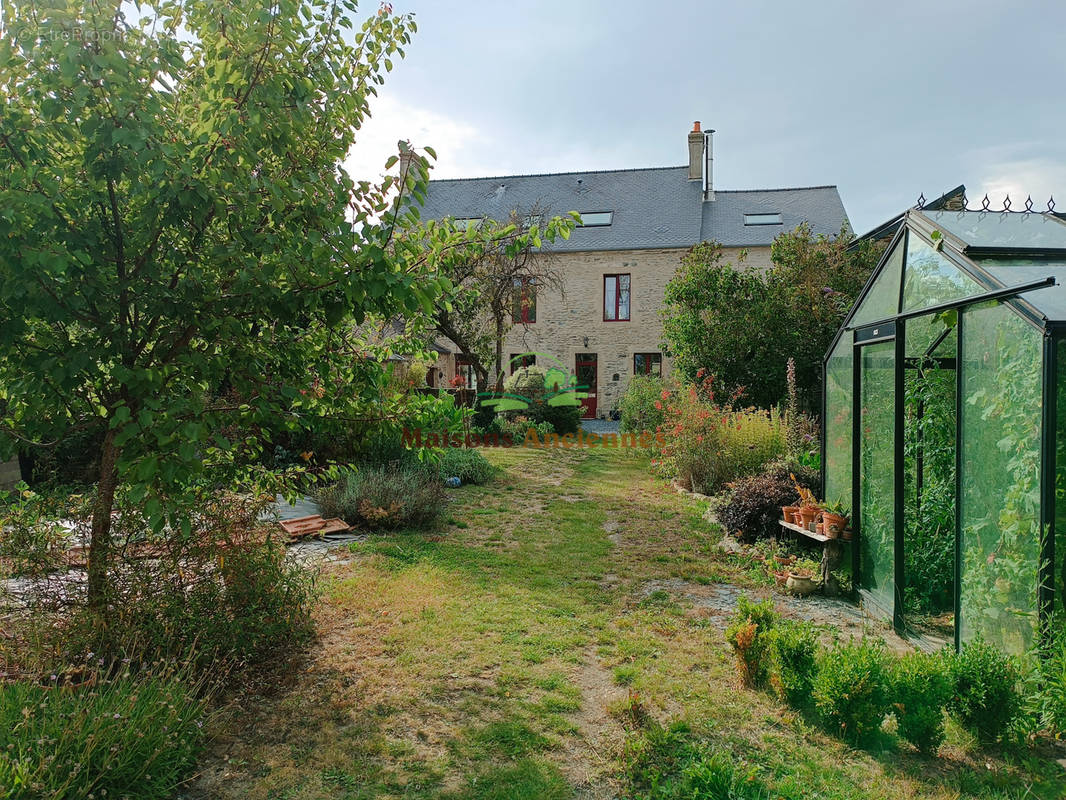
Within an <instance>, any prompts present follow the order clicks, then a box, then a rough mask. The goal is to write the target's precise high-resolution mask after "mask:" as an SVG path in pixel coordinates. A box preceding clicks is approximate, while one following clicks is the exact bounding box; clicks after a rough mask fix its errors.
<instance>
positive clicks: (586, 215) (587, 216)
mask: <svg viewBox="0 0 1066 800" xmlns="http://www.w3.org/2000/svg"><path fill="white" fill-rule="evenodd" d="M580 214H581V224H580V225H579V226H578V227H580V228H602V227H605V226H607V225H610V224H611V222H613V221H614V212H613V211H582V212H580Z"/></svg>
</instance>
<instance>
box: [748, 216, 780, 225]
mask: <svg viewBox="0 0 1066 800" xmlns="http://www.w3.org/2000/svg"><path fill="white" fill-rule="evenodd" d="M744 224H745V225H781V224H782V223H781V215H780V214H745V215H744Z"/></svg>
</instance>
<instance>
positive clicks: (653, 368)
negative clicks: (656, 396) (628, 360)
mask: <svg viewBox="0 0 1066 800" xmlns="http://www.w3.org/2000/svg"><path fill="white" fill-rule="evenodd" d="M633 374H634V375H655V376H656V377H659V378H661V377H662V376H663V356H662V353H634V354H633Z"/></svg>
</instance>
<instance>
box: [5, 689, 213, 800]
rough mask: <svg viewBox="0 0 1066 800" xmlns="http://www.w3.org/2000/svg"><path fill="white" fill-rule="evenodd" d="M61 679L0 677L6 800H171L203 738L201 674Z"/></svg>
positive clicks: (190, 769) (190, 766)
mask: <svg viewBox="0 0 1066 800" xmlns="http://www.w3.org/2000/svg"><path fill="white" fill-rule="evenodd" d="M90 674H91V673H90ZM61 679H62V676H56V677H55V678H52V677H48V678H46V681H45V684H46V685H43V686H42V685H34V684H31V683H27V682H16V683H6V684H0V798H3V799H4V800H6V799H7V798H10V799H11V800H15V798H38V797H39V798H54V799H55V800H60V798H69V799H70V800H74V799H75V798H86V797H126V798H130V800H155V799H156V798H166V797H171V796H172V795H173V792H174V791H175V789H177V788H178V786H179V785H180V784H181V783H182V782H183V781H184V780H186V779H187V778H188V777H189V775H190V774H191V773H192V771H193V769H194V768H195V765H196V757H197V755H198V753H199V752H200V750H201V748H202V745H203V742H204V731H203V720H204V715H205V706H206V700H205V699H204V697H203V695H202V694H200V693H198V689H199V686H198V685H197V684H196V683H195V681H191V680H190V679H189V677H188V675H187V674H186V673H185V672H184V671H182V670H173V669H172V670H169V671H160V672H158V673H156V674H151V673H142V674H137V673H134V674H130V673H128V672H123V673H121V674H119V675H118V676H115V677H107V676H106V675H101V676H96V677H95V679H94V680H93V683H92V685H86V686H84V687H83V688H68V687H62V686H60V685H59V681H60V680H61Z"/></svg>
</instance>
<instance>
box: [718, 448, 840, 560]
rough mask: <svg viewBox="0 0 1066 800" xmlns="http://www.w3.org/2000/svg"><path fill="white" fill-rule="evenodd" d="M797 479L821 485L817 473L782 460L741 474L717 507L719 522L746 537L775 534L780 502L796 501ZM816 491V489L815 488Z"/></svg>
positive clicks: (747, 539) (745, 538)
mask: <svg viewBox="0 0 1066 800" xmlns="http://www.w3.org/2000/svg"><path fill="white" fill-rule="evenodd" d="M792 475H795V476H796V481H798V482H799V483H800V485H802V486H807V487H808V488H810V487H811V486H812V485H813V486H818V485H819V484H820V481H819V480H818V474H817V473H815V472H814V471H813V470H810V469H808V468H806V467H800V466H789V465H787V464H785V463H783V462H779V463H776V464H773V465H771V466H769V467H768V468H767V469H766V470H764V471H763V472H762V473H760V474H759V475H752V476H749V477H746V478H741V479H740V480H738V481H734V482H733V483H732V484H731V491H730V493H729V496H728V498H727V499H726V501H725V502H724V503H723V504H722V506H721V507H720V508H719V510H718V522H719V523H720V524H721V525H722V527H723V528H725V530H726V531H727V532H729V533H732V534H735V535H736V536H737V538H739V539H741V540H743V541H748V542H750V541H754V540H755V539H758V538H760V537H769V536H775V535H776V534H777V533H778V532H779V531H780V528H779V526H778V524H777V521H778V520H779V519H781V506H787V505H791V504H793V503H795V502H796V501H797V500H798V499H799V496H798V494H797V493H796V485H795V484H796V482H794V481H793V480H792V477H791V476H792ZM812 491H814V492H815V493H816V494H817V491H818V490H817V489H812Z"/></svg>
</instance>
